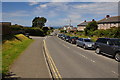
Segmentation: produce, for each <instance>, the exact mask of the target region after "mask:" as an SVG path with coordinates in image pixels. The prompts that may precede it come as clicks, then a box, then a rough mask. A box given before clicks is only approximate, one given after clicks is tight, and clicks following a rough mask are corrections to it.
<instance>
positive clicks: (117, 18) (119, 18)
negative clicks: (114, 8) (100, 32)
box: [98, 16, 120, 23]
mask: <svg viewBox="0 0 120 80" xmlns="http://www.w3.org/2000/svg"><path fill="white" fill-rule="evenodd" d="M118 22H119V23H120V16H113V17H109V18H104V19H101V20H99V21H98V23H118Z"/></svg>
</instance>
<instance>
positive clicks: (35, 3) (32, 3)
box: [29, 2, 39, 6]
mask: <svg viewBox="0 0 120 80" xmlns="http://www.w3.org/2000/svg"><path fill="white" fill-rule="evenodd" d="M37 4H39V2H29V5H31V6H33V5H37Z"/></svg>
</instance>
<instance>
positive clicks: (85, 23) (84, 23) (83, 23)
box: [77, 21, 91, 26]
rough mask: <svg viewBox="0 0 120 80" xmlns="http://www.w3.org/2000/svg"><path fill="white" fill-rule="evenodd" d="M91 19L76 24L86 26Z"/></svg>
mask: <svg viewBox="0 0 120 80" xmlns="http://www.w3.org/2000/svg"><path fill="white" fill-rule="evenodd" d="M90 22H91V21H88V22H82V23H80V24H78V25H77V26H86V25H88V23H90Z"/></svg>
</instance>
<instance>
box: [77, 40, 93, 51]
mask: <svg viewBox="0 0 120 80" xmlns="http://www.w3.org/2000/svg"><path fill="white" fill-rule="evenodd" d="M76 45H77V46H80V47H83V48H84V49H94V42H93V41H92V40H91V39H88V38H79V39H77V40H76Z"/></svg>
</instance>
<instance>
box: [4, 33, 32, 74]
mask: <svg viewBox="0 0 120 80" xmlns="http://www.w3.org/2000/svg"><path fill="white" fill-rule="evenodd" d="M31 42H33V40H32V39H29V38H27V37H25V36H24V35H22V34H18V35H15V36H14V37H13V38H11V39H9V40H5V41H4V43H3V44H2V74H5V75H6V74H7V73H8V72H9V68H10V65H11V64H12V63H13V62H14V60H15V59H16V58H17V57H18V56H19V55H20V54H21V53H22V52H23V51H24V50H25V49H26V48H27V46H28V45H29V44H30V43H31Z"/></svg>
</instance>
